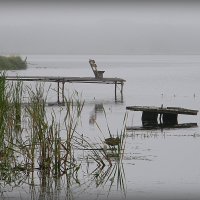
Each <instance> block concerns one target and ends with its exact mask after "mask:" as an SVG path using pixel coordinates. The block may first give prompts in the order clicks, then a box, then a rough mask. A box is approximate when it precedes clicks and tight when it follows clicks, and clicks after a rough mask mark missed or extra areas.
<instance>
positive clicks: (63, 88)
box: [62, 81, 65, 104]
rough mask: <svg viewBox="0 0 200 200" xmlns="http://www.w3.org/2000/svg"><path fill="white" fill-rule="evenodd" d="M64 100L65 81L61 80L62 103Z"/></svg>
mask: <svg viewBox="0 0 200 200" xmlns="http://www.w3.org/2000/svg"><path fill="white" fill-rule="evenodd" d="M64 102H65V82H64V81H63V82H62V103H63V104H64Z"/></svg>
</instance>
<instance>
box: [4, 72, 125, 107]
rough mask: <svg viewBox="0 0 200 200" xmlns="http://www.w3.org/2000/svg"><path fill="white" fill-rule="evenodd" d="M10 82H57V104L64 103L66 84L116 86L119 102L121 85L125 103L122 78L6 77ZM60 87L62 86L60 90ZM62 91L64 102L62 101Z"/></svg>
mask: <svg viewBox="0 0 200 200" xmlns="http://www.w3.org/2000/svg"><path fill="white" fill-rule="evenodd" d="M6 80H8V81H41V82H56V83H57V84H58V87H57V95H58V99H57V102H58V103H60V102H64V86H65V83H99V84H114V85H115V100H117V85H120V86H121V88H120V93H121V100H122V101H123V85H124V82H125V81H126V80H124V79H122V78H97V77H61V76H6ZM60 85H61V86H62V87H61V89H60ZM60 90H61V97H62V101H60Z"/></svg>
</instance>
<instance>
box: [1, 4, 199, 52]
mask: <svg viewBox="0 0 200 200" xmlns="http://www.w3.org/2000/svg"><path fill="white" fill-rule="evenodd" d="M199 19H200V3H199V2H198V1H188V2H185V1H181V0H180V1H178V0H177V1H163V0H160V1H152V0H150V1H123V3H120V2H119V1H111V0H110V1H66V2H64V1H56V2H54V3H53V1H30V2H25V1H1V3H0V27H1V34H0V46H1V49H0V53H1V54H199V53H200V45H199V44H200V42H199V35H200V20H199Z"/></svg>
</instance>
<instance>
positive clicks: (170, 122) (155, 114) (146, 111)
mask: <svg viewBox="0 0 200 200" xmlns="http://www.w3.org/2000/svg"><path fill="white" fill-rule="evenodd" d="M126 109H127V110H131V111H142V125H143V127H145V128H148V127H150V128H151V127H167V126H169V127H170V126H174V127H179V126H178V114H184V115H197V113H198V110H192V109H186V108H180V107H163V106H161V107H155V106H127V107H126ZM180 127H181V126H180ZM132 129H133V128H132Z"/></svg>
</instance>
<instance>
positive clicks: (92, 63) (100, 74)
mask: <svg viewBox="0 0 200 200" xmlns="http://www.w3.org/2000/svg"><path fill="white" fill-rule="evenodd" d="M89 63H90V66H91V68H92V71H93V72H94V75H95V78H103V73H104V72H105V71H99V70H97V65H96V63H95V61H94V60H89Z"/></svg>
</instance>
